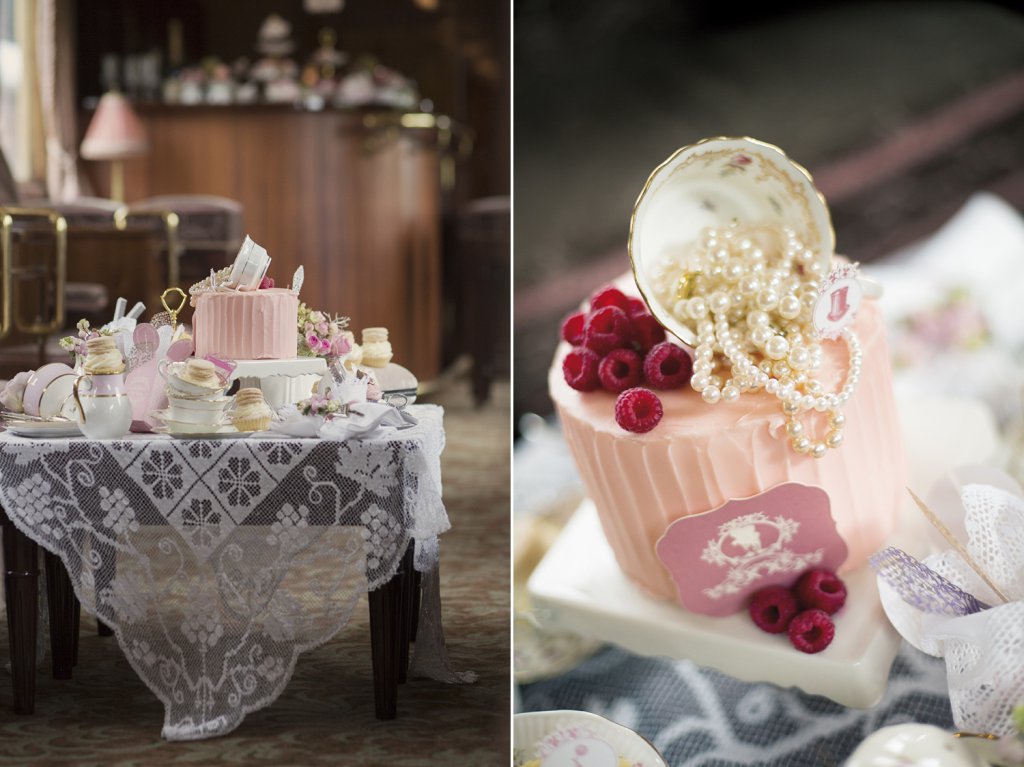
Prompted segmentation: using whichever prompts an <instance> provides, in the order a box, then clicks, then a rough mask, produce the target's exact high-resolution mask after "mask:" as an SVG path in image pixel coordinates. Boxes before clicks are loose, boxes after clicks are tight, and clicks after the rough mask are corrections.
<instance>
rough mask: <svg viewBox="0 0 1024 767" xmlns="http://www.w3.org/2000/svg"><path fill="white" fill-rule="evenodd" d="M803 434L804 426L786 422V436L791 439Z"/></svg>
mask: <svg viewBox="0 0 1024 767" xmlns="http://www.w3.org/2000/svg"><path fill="white" fill-rule="evenodd" d="M803 433H804V425H803V424H802V423H800V422H799V421H787V422H786V434H788V435H789V436H791V437H799V436H800V435H801V434H803Z"/></svg>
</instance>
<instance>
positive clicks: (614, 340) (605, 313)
mask: <svg viewBox="0 0 1024 767" xmlns="http://www.w3.org/2000/svg"><path fill="white" fill-rule="evenodd" d="M629 338H630V329H629V317H627V316H626V313H625V312H624V311H623V310H622V309H620V308H619V307H617V306H605V307H602V308H601V309H598V310H597V311H595V312H591V313H590V316H589V317H587V324H586V327H585V329H584V331H583V344H584V345H585V346H586V347H588V348H590V349H593V350H594V351H595V352H597V353H598V354H606V353H607V352H610V351H611V350H612V349H620V348H622V347H623V346H626V345H627V344H629Z"/></svg>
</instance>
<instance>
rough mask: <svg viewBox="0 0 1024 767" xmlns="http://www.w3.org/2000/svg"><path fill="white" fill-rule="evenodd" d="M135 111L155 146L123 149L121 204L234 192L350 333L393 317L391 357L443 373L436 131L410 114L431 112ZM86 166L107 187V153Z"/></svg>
mask: <svg viewBox="0 0 1024 767" xmlns="http://www.w3.org/2000/svg"><path fill="white" fill-rule="evenodd" d="M137 111H138V112H139V115H140V117H141V119H142V121H143V123H144V125H145V127H146V132H147V134H148V137H149V144H150V149H149V152H148V154H146V155H145V156H144V157H141V158H138V159H134V160H128V161H126V162H125V166H124V167H125V193H126V198H127V201H128V202H129V203H131V202H132V201H136V200H141V199H144V198H147V197H154V196H156V195H165V194H214V195H221V196H224V197H229V198H231V199H234V200H237V201H238V202H240V203H242V205H243V206H244V207H245V231H247V232H248V233H249V235H250V236H251V237H252V238H253V239H254V240H256V241H257V242H258V243H260V244H261V245H263V246H264V247H266V248H267V251H268V252H269V253H270V256H271V257H272V258H273V262H272V263H271V267H270V274H271V276H273V277H274V279H275V280H276V281H277V282H278V283H279V284H288V283H289V282H290V281H291V277H292V274H293V272H294V271H295V269H296V268H297V267H298V266H299V265H300V264H301V265H303V266H304V267H305V271H306V280H305V284H304V286H303V288H302V294H301V299H302V300H303V301H305V302H306V303H307V304H309V305H310V306H312V307H314V308H317V309H322V310H325V311H329V312H331V313H337V314H344V315H348V316H350V317H351V318H352V325H351V327H352V329H353V330H355V331H356V336H357V340H358V338H359V330H360V329H361V328H364V327H371V326H384V327H387V328H388V329H389V331H390V339H391V343H392V346H393V348H394V350H395V361H396V362H399V363H401V364H403V365H405V366H406V367H408V368H410V369H411V370H413V372H415V373H416V375H417V376H419V377H420V378H421V379H424V380H426V379H431V378H433V377H435V376H436V375H437V374H438V372H439V368H440V360H441V348H440V347H441V275H440V269H441V267H440V263H441V261H440V252H439V250H440V245H439V243H440V220H441V209H440V205H441V201H440V183H439V178H440V169H439V148H438V142H437V130H436V129H435V128H431V127H426V128H424V127H408V126H409V125H410V124H416V125H420V124H429V123H430V122H431V120H430V119H429V118H428V119H426V120H422V118H423V117H426V116H412V118H413V119H410V117H409V116H406V117H405V118H404V120H403V117H402V115H399V114H391V113H352V112H338V111H330V110H325V111H322V112H305V111H296V110H294V109H292V108H290V107H275V106H231V107H206V106H197V107H171V106H151V107H147V106H140V107H137ZM415 118H420V119H421V121H417V120H416V119H415ZM403 122H404V123H405V124H404V125H403ZM86 123H87V120H86V121H84V122H83V124H86ZM90 172H91V173H92V174H93V178H94V183H95V185H96V187H97V188H98V190H99V192H100V193H101V194H104V193H106V192H107V190H108V188H109V185H108V184H109V181H108V172H109V170H108V167H107V165H106V164H105V163H91V164H90ZM183 287H184V288H186V289H187V287H188V286H187V285H186V286H183Z"/></svg>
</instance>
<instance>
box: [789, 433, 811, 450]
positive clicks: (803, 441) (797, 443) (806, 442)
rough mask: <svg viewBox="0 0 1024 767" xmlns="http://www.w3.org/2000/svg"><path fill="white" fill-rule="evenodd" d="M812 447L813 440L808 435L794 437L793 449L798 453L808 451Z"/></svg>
mask: <svg viewBox="0 0 1024 767" xmlns="http://www.w3.org/2000/svg"><path fill="white" fill-rule="evenodd" d="M810 448H811V440H810V438H809V437H807V436H806V435H803V436H800V437H796V438H794V439H793V449H794V450H796V451H797V452H798V453H806V452H807V451H808V450H810Z"/></svg>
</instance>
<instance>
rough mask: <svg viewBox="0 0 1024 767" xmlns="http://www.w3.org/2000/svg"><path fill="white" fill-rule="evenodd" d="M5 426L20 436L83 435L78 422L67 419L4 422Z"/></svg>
mask: <svg viewBox="0 0 1024 767" xmlns="http://www.w3.org/2000/svg"><path fill="white" fill-rule="evenodd" d="M4 428H5V429H6V430H7V431H9V432H10V433H11V434H14V435H17V436H19V437H81V436H82V432H81V430H80V429H79V428H78V424H77V423H69V422H67V421H33V422H32V423H28V422H25V423H18V424H15V423H10V422H7V423H5V424H4Z"/></svg>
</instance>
